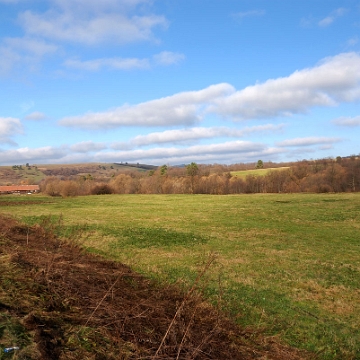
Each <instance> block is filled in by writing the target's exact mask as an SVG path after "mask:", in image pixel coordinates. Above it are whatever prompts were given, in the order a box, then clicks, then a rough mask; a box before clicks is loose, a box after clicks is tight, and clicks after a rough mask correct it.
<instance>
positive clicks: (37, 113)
mask: <svg viewBox="0 0 360 360" xmlns="http://www.w3.org/2000/svg"><path fill="white" fill-rule="evenodd" d="M45 119H47V116H46V115H45V114H44V113H42V112H40V111H34V112H32V113H31V114H28V115H26V116H25V120H35V121H37V120H45Z"/></svg>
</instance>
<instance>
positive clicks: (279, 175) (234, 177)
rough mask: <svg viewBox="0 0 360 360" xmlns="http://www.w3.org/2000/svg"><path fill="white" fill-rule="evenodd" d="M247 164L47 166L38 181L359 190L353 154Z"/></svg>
mask: <svg viewBox="0 0 360 360" xmlns="http://www.w3.org/2000/svg"><path fill="white" fill-rule="evenodd" d="M99 167H101V166H100V165H99ZM251 168H252V170H251ZM251 168H250V169H249V165H247V164H235V165H221V164H215V165H199V164H196V163H191V164H189V165H187V166H184V167H171V166H167V165H163V166H160V167H158V168H157V169H153V170H149V171H139V169H127V170H123V171H119V170H117V171H113V172H112V173H107V175H106V176H104V174H103V175H101V174H98V175H96V174H90V173H89V174H83V173H82V174H72V175H68V176H66V175H64V174H63V173H62V172H59V171H58V172H56V171H53V172H51V171H50V172H48V176H46V177H45V178H44V179H43V180H42V181H41V182H40V187H41V191H42V192H43V193H45V194H48V195H50V196H63V197H68V196H80V195H101V194H214V195H227V194H243V193H246V194H251V193H298V192H312V193H329V192H358V191H360V157H359V156H349V157H337V158H336V159H329V158H328V159H320V160H302V161H298V162H295V163H289V164H284V163H281V164H274V163H265V162H262V161H261V160H259V161H258V162H257V163H255V164H253V165H252V167H251ZM104 169H105V167H104ZM254 170H255V171H254ZM75 172H76V171H75ZM65 174H66V172H65Z"/></svg>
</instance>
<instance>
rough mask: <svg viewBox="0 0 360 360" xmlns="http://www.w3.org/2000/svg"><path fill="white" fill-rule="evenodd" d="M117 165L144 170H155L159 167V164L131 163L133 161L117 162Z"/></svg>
mask: <svg viewBox="0 0 360 360" xmlns="http://www.w3.org/2000/svg"><path fill="white" fill-rule="evenodd" d="M115 165H118V166H125V167H131V168H137V169H144V170H155V169H157V168H158V166H155V165H146V164H139V163H137V164H131V163H127V162H125V163H115Z"/></svg>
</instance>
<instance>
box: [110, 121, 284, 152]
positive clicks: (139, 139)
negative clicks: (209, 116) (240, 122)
mask: <svg viewBox="0 0 360 360" xmlns="http://www.w3.org/2000/svg"><path fill="white" fill-rule="evenodd" d="M283 127H284V124H280V125H272V124H267V125H260V126H253V127H246V128H244V129H233V128H228V127H209V128H206V127H195V128H189V129H179V130H166V131H163V132H154V133H150V134H148V135H138V136H136V137H135V138H133V139H131V140H130V142H129V143H128V144H124V143H121V144H119V148H124V147H129V146H130V145H132V146H147V145H152V144H166V143H191V142H194V141H198V140H201V139H212V138H217V137H230V138H239V137H244V136H246V135H248V134H250V133H258V132H270V131H279V130H280V129H282V128H283ZM112 148H113V149H116V148H117V145H116V144H113V146H112Z"/></svg>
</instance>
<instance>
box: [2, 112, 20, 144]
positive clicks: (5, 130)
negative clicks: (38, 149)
mask: <svg viewBox="0 0 360 360" xmlns="http://www.w3.org/2000/svg"><path fill="white" fill-rule="evenodd" d="M22 133H23V127H22V124H21V122H20V120H19V119H15V118H11V117H6V118H4V117H0V143H7V144H14V142H13V141H12V140H11V138H12V137H13V136H15V135H17V134H22Z"/></svg>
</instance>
